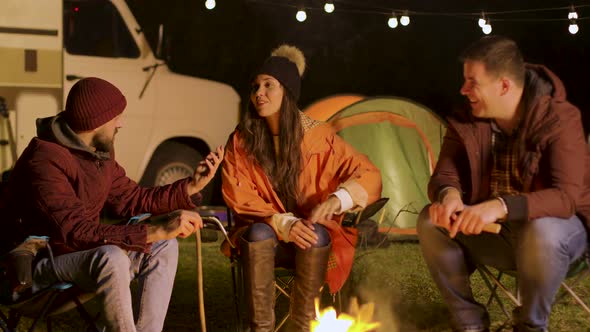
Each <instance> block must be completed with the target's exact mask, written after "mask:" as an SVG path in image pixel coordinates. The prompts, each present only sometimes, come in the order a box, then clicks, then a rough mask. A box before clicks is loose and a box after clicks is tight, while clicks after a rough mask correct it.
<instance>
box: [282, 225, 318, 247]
mask: <svg viewBox="0 0 590 332" xmlns="http://www.w3.org/2000/svg"><path fill="white" fill-rule="evenodd" d="M289 241H291V242H293V243H295V244H296V245H297V246H298V247H299V248H301V249H307V248H311V246H313V245H315V244H316V243H318V236H317V235H316V234H315V232H314V228H313V224H312V223H310V222H308V221H307V220H303V219H299V220H297V221H296V222H295V223H294V224H293V226H291V230H290V231H289Z"/></svg>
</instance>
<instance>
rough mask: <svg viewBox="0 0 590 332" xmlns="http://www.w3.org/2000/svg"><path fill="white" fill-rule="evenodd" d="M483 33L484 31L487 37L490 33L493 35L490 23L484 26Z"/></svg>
mask: <svg viewBox="0 0 590 332" xmlns="http://www.w3.org/2000/svg"><path fill="white" fill-rule="evenodd" d="M481 31H483V33H485V34H486V35H489V34H490V33H492V25H491V24H489V23H487V24H484V26H483V27H482V28H481Z"/></svg>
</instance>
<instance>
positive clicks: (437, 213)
mask: <svg viewBox="0 0 590 332" xmlns="http://www.w3.org/2000/svg"><path fill="white" fill-rule="evenodd" d="M428 212H429V215H430V220H431V222H432V224H433V225H435V226H438V227H442V228H445V229H446V230H448V231H449V236H450V237H451V238H454V237H455V236H456V235H457V233H459V232H461V233H463V234H465V235H476V234H480V233H481V232H482V231H484V230H485V229H486V228H487V227H486V225H488V224H492V223H494V222H496V221H498V220H500V219H504V218H505V217H506V214H505V212H504V208H503V206H502V203H501V202H500V201H499V200H497V199H491V200H487V201H484V202H482V203H479V204H475V205H465V204H463V201H462V199H461V197H460V196H459V195H458V194H456V193H449V194H447V195H446V196H445V197H444V198H443V199H442V200H441V202H434V203H432V204H431V205H430V207H429V209H428Z"/></svg>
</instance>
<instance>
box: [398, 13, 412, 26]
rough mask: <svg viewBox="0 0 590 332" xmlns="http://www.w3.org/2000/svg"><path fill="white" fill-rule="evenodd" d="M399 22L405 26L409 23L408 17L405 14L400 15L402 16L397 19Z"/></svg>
mask: <svg viewBox="0 0 590 332" xmlns="http://www.w3.org/2000/svg"><path fill="white" fill-rule="evenodd" d="M399 23H401V24H402V25H403V26H407V25H408V24H410V17H409V16H408V15H407V14H404V15H402V17H400V19H399Z"/></svg>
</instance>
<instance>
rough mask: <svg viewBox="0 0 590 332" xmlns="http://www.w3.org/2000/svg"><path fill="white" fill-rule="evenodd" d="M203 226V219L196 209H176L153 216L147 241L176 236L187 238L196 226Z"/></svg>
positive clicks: (168, 238) (151, 241)
mask: <svg viewBox="0 0 590 332" xmlns="http://www.w3.org/2000/svg"><path fill="white" fill-rule="evenodd" d="M197 227H198V228H203V220H202V219H201V216H200V215H199V214H198V213H197V212H195V211H189V210H176V211H174V212H171V213H168V214H164V215H160V216H157V217H153V218H151V219H150V223H149V226H148V235H147V243H153V242H156V241H160V240H170V239H173V238H176V237H181V238H186V237H188V236H189V235H191V234H192V233H193V232H194V231H195V229H196V228H197Z"/></svg>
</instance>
